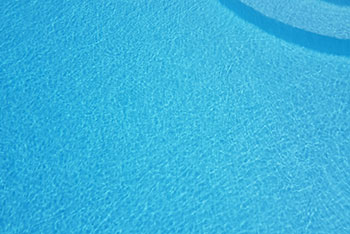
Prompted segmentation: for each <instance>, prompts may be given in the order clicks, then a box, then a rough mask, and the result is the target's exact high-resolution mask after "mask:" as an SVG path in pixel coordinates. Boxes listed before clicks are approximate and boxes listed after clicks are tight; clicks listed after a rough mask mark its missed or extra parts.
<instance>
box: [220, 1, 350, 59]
mask: <svg viewBox="0 0 350 234" xmlns="http://www.w3.org/2000/svg"><path fill="white" fill-rule="evenodd" d="M219 1H220V2H221V4H223V5H224V6H225V7H227V8H228V9H230V10H231V11H233V12H234V13H235V14H237V15H238V16H239V17H241V18H242V19H244V20H246V21H248V22H249V23H252V24H254V25H255V26H257V27H259V28H260V29H262V30H264V31H265V32H267V33H269V34H271V35H274V36H276V37H278V38H280V39H283V40H285V41H287V42H290V43H294V44H297V45H300V46H303V47H306V48H309V49H312V50H315V51H319V52H322V53H328V54H334V55H341V56H347V57H350V40H349V39H338V38H334V37H329V36H324V35H320V34H317V33H313V32H309V31H306V30H303V29H300V28H296V27H293V26H290V25H288V24H284V23H282V22H280V21H277V20H275V19H272V18H269V17H267V16H265V15H263V14H261V13H260V12H258V11H256V10H254V9H253V8H251V7H249V6H247V5H245V4H243V3H242V2H241V1H239V0H219Z"/></svg>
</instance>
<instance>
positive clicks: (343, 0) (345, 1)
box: [323, 0, 350, 6]
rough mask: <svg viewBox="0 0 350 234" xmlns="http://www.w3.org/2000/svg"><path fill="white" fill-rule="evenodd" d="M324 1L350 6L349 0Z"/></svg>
mask: <svg viewBox="0 0 350 234" xmlns="http://www.w3.org/2000/svg"><path fill="white" fill-rule="evenodd" d="M323 1H325V2H329V3H332V4H335V5H339V6H350V1H349V0H323Z"/></svg>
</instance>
